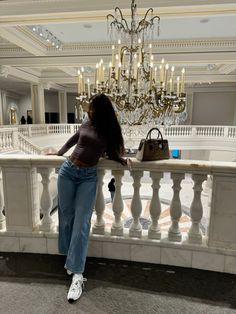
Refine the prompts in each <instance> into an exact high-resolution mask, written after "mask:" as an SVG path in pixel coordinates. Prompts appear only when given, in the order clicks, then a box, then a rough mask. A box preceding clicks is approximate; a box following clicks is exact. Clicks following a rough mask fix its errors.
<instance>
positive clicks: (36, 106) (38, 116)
mask: <svg viewBox="0 0 236 314" xmlns="http://www.w3.org/2000/svg"><path fill="white" fill-rule="evenodd" d="M31 103H32V118H33V123H34V124H44V123H45V104H44V88H43V86H42V85H37V84H32V85H31Z"/></svg>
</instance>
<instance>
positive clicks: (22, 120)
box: [20, 116, 26, 124]
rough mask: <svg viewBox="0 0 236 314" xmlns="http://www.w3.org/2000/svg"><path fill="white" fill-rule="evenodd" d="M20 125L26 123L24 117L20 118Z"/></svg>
mask: <svg viewBox="0 0 236 314" xmlns="http://www.w3.org/2000/svg"><path fill="white" fill-rule="evenodd" d="M20 123H21V124H25V123H26V120H25V116H22V117H21V119H20Z"/></svg>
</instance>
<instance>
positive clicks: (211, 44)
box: [47, 38, 236, 55]
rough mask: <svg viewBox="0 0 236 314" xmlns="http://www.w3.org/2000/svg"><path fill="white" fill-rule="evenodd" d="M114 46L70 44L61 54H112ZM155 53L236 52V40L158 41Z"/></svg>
mask: <svg viewBox="0 0 236 314" xmlns="http://www.w3.org/2000/svg"><path fill="white" fill-rule="evenodd" d="M112 44H116V43H115V42H93V43H88V42H80V43H68V44H64V45H63V49H62V51H61V54H62V55H63V54H68V53H71V54H77V53H78V52H79V53H80V54H85V55H86V54H87V53H88V52H89V51H93V50H95V51H99V53H101V52H104V53H110V52H111V46H112ZM152 45H153V51H154V53H155V52H156V53H157V52H159V51H161V52H165V51H167V52H168V51H171V52H172V53H174V52H181V51H206V50H207V51H215V50H218V51H220V50H224V51H225V50H227V51H235V50H236V39H235V38H229V39H221V38H220V39H212V38H209V39H190V40H189V39H184V40H157V41H153V42H152ZM55 51H56V49H55V48H52V47H48V49H47V53H48V55H51V54H53V53H55Z"/></svg>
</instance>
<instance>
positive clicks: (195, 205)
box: [188, 174, 206, 244]
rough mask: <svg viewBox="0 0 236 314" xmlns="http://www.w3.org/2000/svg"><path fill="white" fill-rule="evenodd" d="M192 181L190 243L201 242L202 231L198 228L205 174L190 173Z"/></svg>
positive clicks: (201, 212) (200, 217)
mask: <svg viewBox="0 0 236 314" xmlns="http://www.w3.org/2000/svg"><path fill="white" fill-rule="evenodd" d="M192 179H193V181H194V186H193V190H194V196H193V201H192V204H191V207H190V217H191V220H192V225H191V227H190V229H189V232H188V238H189V242H190V243H199V244H201V243H202V232H201V230H200V222H201V219H202V214H203V209H202V201H201V192H202V182H203V181H204V180H205V179H206V175H202V174H194V175H192Z"/></svg>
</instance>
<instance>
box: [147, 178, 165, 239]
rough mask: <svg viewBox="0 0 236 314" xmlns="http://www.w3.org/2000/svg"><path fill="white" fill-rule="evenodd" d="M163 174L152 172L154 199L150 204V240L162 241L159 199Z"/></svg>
mask: <svg viewBox="0 0 236 314" xmlns="http://www.w3.org/2000/svg"><path fill="white" fill-rule="evenodd" d="M162 176H163V174H162V172H150V177H151V178H152V191H153V192H152V199H151V203H150V208H149V211H150V217H151V225H150V227H149V229H148V238H149V239H157V240H159V239H161V230H160V227H159V225H158V220H159V217H160V215H161V202H160V198H159V189H160V180H161V178H162Z"/></svg>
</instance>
